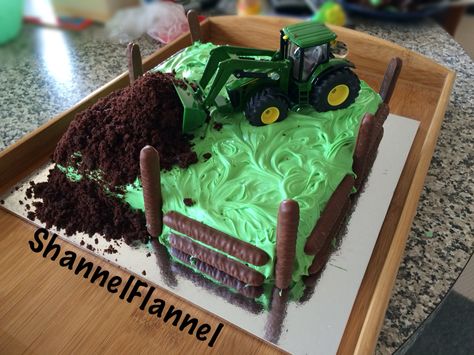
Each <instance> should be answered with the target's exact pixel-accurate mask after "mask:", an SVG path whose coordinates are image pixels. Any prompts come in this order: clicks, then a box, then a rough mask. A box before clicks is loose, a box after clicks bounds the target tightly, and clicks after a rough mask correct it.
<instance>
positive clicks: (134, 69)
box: [127, 42, 143, 85]
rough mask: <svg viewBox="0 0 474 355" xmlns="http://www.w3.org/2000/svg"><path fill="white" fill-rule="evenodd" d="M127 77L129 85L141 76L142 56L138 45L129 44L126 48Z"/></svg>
mask: <svg viewBox="0 0 474 355" xmlns="http://www.w3.org/2000/svg"><path fill="white" fill-rule="evenodd" d="M127 59H128V76H129V78H130V85H131V84H133V83H134V82H135V80H137V79H138V78H139V77H141V76H142V75H143V64H142V56H141V54H140V47H139V46H138V44H136V43H133V42H130V43H129V44H128V46H127Z"/></svg>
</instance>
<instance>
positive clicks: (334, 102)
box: [311, 68, 360, 112]
mask: <svg viewBox="0 0 474 355" xmlns="http://www.w3.org/2000/svg"><path fill="white" fill-rule="evenodd" d="M359 90H360V81H359V78H358V77H357V75H355V74H354V72H353V71H352V70H350V69H347V68H344V69H340V70H337V71H335V72H332V73H330V74H328V75H327V76H325V77H323V78H321V79H320V80H318V81H317V82H316V83H315V85H314V87H313V91H312V92H311V104H312V105H313V107H314V108H315V109H316V111H319V112H325V111H331V110H338V109H341V108H346V107H348V106H350V105H351V104H352V103H353V102H354V101H355V99H356V98H357V96H358V95H359Z"/></svg>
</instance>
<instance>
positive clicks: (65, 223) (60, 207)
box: [28, 169, 149, 248]
mask: <svg viewBox="0 0 474 355" xmlns="http://www.w3.org/2000/svg"><path fill="white" fill-rule="evenodd" d="M30 189H31V190H32V191H33V193H34V196H35V198H40V199H42V201H41V202H34V203H33V205H34V206H35V207H36V211H35V212H30V213H29V214H28V218H30V219H33V218H34V217H37V218H38V219H39V220H40V221H42V222H44V223H45V226H46V228H50V227H51V226H53V225H54V226H56V227H58V228H64V229H65V230H66V234H67V235H72V234H74V233H76V232H82V233H86V234H89V235H93V234H94V233H99V234H103V235H105V238H106V239H107V240H112V239H120V238H122V237H123V239H124V241H125V243H127V244H134V243H135V242H142V243H146V242H148V240H149V236H148V233H147V231H146V226H145V224H146V223H145V215H144V214H143V213H142V212H141V211H132V210H131V209H130V207H129V206H128V205H127V204H125V203H123V202H122V201H121V200H119V199H118V198H115V197H113V196H110V195H107V194H106V193H105V192H104V191H103V189H102V188H101V186H100V185H98V184H97V183H96V182H94V181H91V180H89V179H82V180H81V181H79V182H71V181H70V180H68V179H67V177H66V175H65V174H63V173H62V172H60V171H59V170H57V169H51V170H50V172H49V176H48V181H47V182H42V183H39V184H35V185H33V186H32V187H30ZM81 244H82V243H81ZM96 244H97V242H96ZM87 247H88V248H90V247H92V246H90V247H89V245H88V246H87Z"/></svg>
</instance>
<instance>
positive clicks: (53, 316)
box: [0, 17, 455, 354]
mask: <svg viewBox="0 0 474 355" xmlns="http://www.w3.org/2000/svg"><path fill="white" fill-rule="evenodd" d="M295 22H298V20H295V19H287V18H267V17H214V18H210V19H208V20H206V21H205V22H204V23H202V33H203V37H204V40H205V41H211V42H213V43H216V44H232V45H240V46H246V47H255V48H269V49H275V48H278V46H279V30H280V29H281V28H282V27H284V26H286V25H288V24H290V23H295ZM333 30H334V31H335V32H336V33H337V34H338V36H339V39H341V40H342V41H344V42H346V43H347V44H348V47H349V48H350V54H349V59H350V60H352V61H353V62H354V63H355V64H356V66H357V73H358V74H359V76H360V77H361V78H362V79H364V80H365V81H367V82H368V83H369V85H371V86H372V87H374V88H378V87H379V86H380V83H381V81H382V77H383V73H384V71H385V69H386V66H387V63H388V61H389V60H390V59H391V58H392V57H394V56H398V57H400V58H402V59H403V62H404V66H403V69H402V72H401V75H400V79H399V82H398V85H397V88H396V90H395V92H394V95H393V97H392V100H391V102H390V108H391V112H392V113H396V114H399V115H402V116H407V117H411V118H414V119H416V120H419V121H420V129H419V130H418V133H417V136H416V138H415V141H414V144H413V146H412V149H411V151H410V155H409V157H408V160H407V163H406V164H405V167H404V170H403V173H402V177H401V178H400V181H399V183H398V186H397V189H396V191H395V194H394V197H393V199H392V202H391V205H390V209H389V211H388V213H387V216H386V218H385V221H384V225H383V227H382V230H381V232H380V235H379V238H378V241H377V244H376V246H375V248H374V252H373V254H372V257H371V260H370V262H369V266H368V268H367V271H366V274H365V276H364V280H363V282H362V285H361V287H360V290H359V293H358V296H357V299H356V301H355V304H354V307H353V309H352V313H351V316H350V319H349V322H348V324H347V326H346V330H345V334H344V337H343V340H342V342H341V344H340V346H339V353H344V354H345V353H354V352H355V353H359V354H366V353H371V352H373V350H374V347H375V344H376V341H377V336H378V333H379V331H380V328H381V325H382V322H383V319H384V315H385V311H386V308H387V305H388V301H389V298H390V294H391V290H392V287H393V284H394V280H395V277H396V274H397V270H398V267H399V265H400V260H401V256H402V253H403V250H404V247H405V242H406V239H407V236H408V232H409V230H410V227H411V223H412V220H413V217H414V215H415V212H416V207H417V203H418V199H419V196H420V193H421V189H422V187H423V182H424V179H425V176H426V173H427V170H428V167H429V163H430V160H431V157H432V155H433V151H434V147H435V144H436V140H437V137H438V134H439V130H440V126H441V121H442V119H443V117H444V113H445V110H446V106H447V104H448V100H449V95H450V92H451V88H452V85H453V81H454V76H455V74H454V72H452V71H450V70H448V69H446V68H445V67H443V66H441V65H438V64H436V63H434V62H433V61H431V60H430V59H428V58H426V57H424V56H422V55H419V54H417V53H414V52H411V51H409V50H407V49H405V48H402V47H400V46H397V45H395V44H393V43H390V42H387V41H384V40H381V39H378V38H375V37H372V36H369V35H366V34H363V33H359V32H356V31H353V30H349V29H345V28H339V27H334V28H333ZM190 43H191V40H190V36H189V34H186V35H183V36H181V37H180V38H178V39H177V40H176V41H174V42H173V43H171V44H169V45H167V46H166V47H164V48H162V49H160V50H158V51H157V52H155V53H154V54H152V55H151V56H149V57H148V58H146V60H145V61H144V69H145V70H149V69H151V68H152V67H154V66H156V65H157V64H159V63H160V62H161V61H163V60H164V59H166V58H167V57H169V56H170V55H172V54H173V53H175V52H177V51H178V50H180V49H182V48H184V47H186V46H188V45H189V44H190ZM124 60H126V59H125V58H124ZM126 85H128V74H127V73H123V74H122V75H120V76H119V77H117V78H116V79H114V80H113V81H111V82H110V83H108V84H107V85H105V86H103V87H102V88H100V89H98V90H97V91H95V92H93V93H92V94H91V95H89V96H87V97H86V98H85V99H84V100H82V101H81V102H79V103H78V104H77V105H75V106H74V107H72V108H71V109H70V110H68V111H66V112H64V113H62V114H60V115H59V116H57V117H56V118H54V119H53V120H51V121H49V122H48V123H47V124H45V125H43V126H42V127H40V128H38V129H37V130H35V131H34V132H32V133H31V134H29V135H27V136H25V137H24V138H22V139H21V140H20V141H18V142H17V143H15V144H14V145H12V146H10V147H8V148H7V149H6V150H4V151H3V152H1V153H0V193H1V192H5V191H6V190H7V189H9V188H11V186H13V185H14V184H15V183H16V182H17V181H18V180H20V179H21V178H23V177H24V176H26V175H27V174H29V173H31V172H32V171H34V170H35V169H36V168H37V167H38V166H40V165H41V164H42V163H44V162H45V161H46V160H47V159H48V158H49V156H50V155H51V153H52V152H53V150H54V147H55V145H56V143H57V141H58V140H59V138H60V137H61V135H62V134H63V133H64V132H65V130H66V129H67V126H68V124H69V123H70V122H71V120H72V119H73V118H74V115H75V114H76V113H77V112H80V111H82V110H84V109H85V108H86V107H89V106H90V105H92V104H93V103H95V102H96V101H97V100H98V99H99V98H101V97H103V96H105V95H107V94H109V93H110V92H112V91H114V90H117V89H119V88H122V87H124V86H126ZM0 225H1V226H2V229H3V236H2V237H1V238H0V270H2V280H3V283H2V287H1V290H0V353H11V352H19V351H21V352H23V351H25V350H29V351H32V350H35V349H41V352H48V353H50V352H71V351H73V350H78V349H79V350H80V351H81V352H87V351H95V352H97V351H100V350H102V351H107V352H110V353H112V352H117V351H119V352H124V351H127V350H128V351H130V352H131V351H134V352H143V351H147V352H155V353H157V352H172V353H176V352H184V351H200V352H206V351H210V350H214V351H217V352H218V353H234V352H235V353H257V352H258V353H260V352H269V351H276V349H275V348H274V347H273V346H272V345H270V344H267V343H265V342H264V341H262V340H259V339H256V338H254V337H252V336H250V335H248V334H247V333H245V332H243V331H241V330H239V329H237V328H236V327H233V326H232V325H226V327H225V331H224V332H223V333H222V335H221V336H220V338H219V341H218V342H217V344H216V345H215V347H214V348H213V349H210V348H208V347H207V346H206V344H203V343H201V342H198V341H196V339H195V338H193V337H191V336H189V335H188V334H186V333H182V332H179V331H178V330H177V329H175V328H174V327H172V326H170V325H168V324H163V322H162V321H161V320H160V319H156V318H153V317H151V316H149V315H147V314H145V313H143V312H142V311H140V310H139V309H138V307H137V306H136V305H130V304H128V303H126V302H125V301H122V300H120V299H119V298H118V297H114V296H113V295H111V294H109V293H108V292H107V291H105V290H101V289H98V287H97V285H91V284H90V283H89V282H87V281H86V280H83V279H82V278H79V277H77V276H76V275H74V274H73V273H71V272H69V270H64V269H63V268H60V267H58V265H56V264H53V263H51V262H50V261H49V260H46V259H43V258H42V257H41V256H40V255H36V254H34V253H32V252H31V250H30V248H29V247H28V244H27V241H28V240H31V239H32V236H33V232H34V227H32V226H31V225H30V224H29V223H27V222H24V221H22V220H20V219H18V218H16V217H14V216H12V215H10V214H9V213H7V212H5V211H3V210H0ZM60 243H62V242H60ZM63 244H64V243H63ZM65 248H66V249H68V250H73V251H74V252H75V253H76V254H78V255H79V256H85V254H86V253H84V252H83V251H80V250H79V249H77V248H75V247H73V246H71V245H69V244H67V245H65ZM87 258H88V259H90V260H93V261H94V263H95V264H96V265H103V266H106V267H107V268H108V269H109V270H110V271H112V272H114V273H115V274H116V275H119V276H121V277H123V278H124V277H126V273H125V272H124V271H123V270H120V269H119V268H115V267H112V266H111V265H108V264H107V263H106V262H105V261H102V260H101V259H100V258H98V257H95V256H91V255H87ZM160 294H161V295H162V298H163V299H165V300H168V301H169V302H170V303H172V304H174V305H175V306H177V307H180V308H181V309H183V310H185V311H188V312H189V313H190V314H192V315H193V316H195V317H197V318H198V319H200V320H201V321H205V322H207V323H210V324H211V325H214V326H215V325H216V324H217V323H218V322H219V319H218V318H217V317H214V316H212V315H209V314H207V313H206V312H204V311H203V310H200V309H197V308H195V307H193V306H191V305H189V304H187V303H186V302H184V301H182V300H181V299H179V298H178V297H176V296H174V295H172V294H170V293H168V292H166V291H161V292H160ZM72 305H73V307H72ZM315 336H316V335H315ZM99 349H100V350H99Z"/></svg>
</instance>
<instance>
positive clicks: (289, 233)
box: [275, 200, 300, 290]
mask: <svg viewBox="0 0 474 355" xmlns="http://www.w3.org/2000/svg"><path fill="white" fill-rule="evenodd" d="M299 221H300V208H299V205H298V202H296V201H294V200H283V201H282V202H281V203H280V207H279V209H278V220H277V237H276V261H275V285H276V287H277V288H279V289H280V290H284V289H286V288H288V287H289V286H290V284H291V275H292V273H293V264H294V261H295V255H296V236H297V234H298V224H299Z"/></svg>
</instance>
